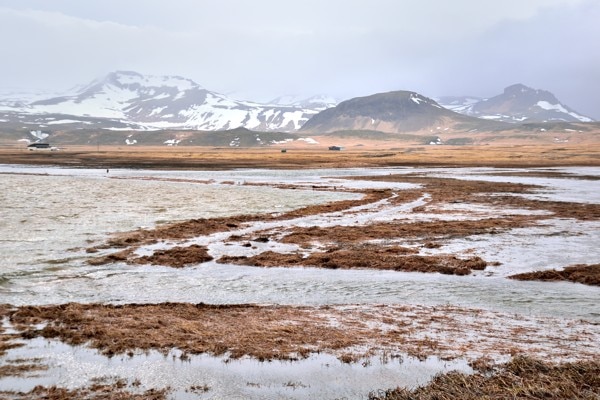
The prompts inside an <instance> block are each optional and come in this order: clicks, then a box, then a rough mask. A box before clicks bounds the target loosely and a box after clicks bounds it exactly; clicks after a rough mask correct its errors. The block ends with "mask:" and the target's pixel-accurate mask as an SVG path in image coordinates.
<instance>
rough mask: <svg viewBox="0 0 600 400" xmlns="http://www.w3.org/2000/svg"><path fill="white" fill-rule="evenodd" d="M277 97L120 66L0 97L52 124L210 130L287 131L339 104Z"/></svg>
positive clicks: (5, 106)
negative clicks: (235, 93)
mask: <svg viewBox="0 0 600 400" xmlns="http://www.w3.org/2000/svg"><path fill="white" fill-rule="evenodd" d="M278 100H279V102H278V103H273V104H261V103H256V102H251V101H240V100H233V99H231V98H229V97H227V96H225V95H223V94H220V93H216V92H213V91H209V90H207V89H204V88H203V87H201V86H200V85H199V84H197V83H196V82H194V81H192V80H190V79H186V78H182V77H178V76H145V75H141V74H138V73H136V72H129V71H117V72H112V73H110V74H108V75H106V76H105V77H103V78H101V79H98V80H95V81H93V82H92V83H90V84H89V85H86V86H83V87H80V88H76V89H75V90H74V91H73V93H68V94H65V95H62V96H58V97H50V98H47V99H36V100H35V101H32V102H26V101H24V100H22V99H19V100H12V101H11V100H10V99H9V100H4V101H0V110H2V111H5V112H13V113H16V114H18V115H19V116H20V117H21V118H20V119H23V120H25V122H28V123H31V124H35V123H37V124H40V125H50V126H51V125H64V124H77V125H83V126H82V127H90V125H93V124H100V125H101V126H100V127H102V128H109V129H110V128H112V129H138V130H156V129H194V130H208V131H217V130H228V129H234V128H239V127H244V128H247V129H252V130H258V131H284V132H288V131H295V130H297V129H299V128H300V127H301V126H302V125H303V124H304V123H305V122H306V121H308V119H310V118H311V117H312V116H313V115H315V114H317V113H318V112H319V111H321V110H323V109H325V108H327V107H330V106H332V105H335V100H332V99H330V98H326V97H322V96H317V97H313V98H308V99H295V101H294V102H293V103H292V104H283V102H282V100H283V99H278ZM0 112H1V111H0ZM8 116H9V115H8V114H6V115H5V116H4V118H7V117H8ZM61 116H62V117H61ZM31 117H35V118H31ZM90 118H94V119H102V120H100V121H90V120H89V119H90ZM42 127H43V126H42Z"/></svg>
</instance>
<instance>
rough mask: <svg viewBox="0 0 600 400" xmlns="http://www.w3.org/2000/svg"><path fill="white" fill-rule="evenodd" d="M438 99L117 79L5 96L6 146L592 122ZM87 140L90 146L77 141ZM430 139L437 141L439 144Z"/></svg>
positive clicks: (510, 94) (516, 93)
mask: <svg viewBox="0 0 600 400" xmlns="http://www.w3.org/2000/svg"><path fill="white" fill-rule="evenodd" d="M436 100H437V101H436ZM436 100H434V99H432V98H428V97H426V96H423V95H421V94H419V93H416V92H411V91H393V92H388V93H379V94H374V95H370V96H365V97H357V98H353V99H349V100H346V101H342V102H340V103H338V101H337V100H336V99H334V98H332V97H329V96H323V95H319V96H313V97H310V98H302V97H298V96H281V97H278V98H275V99H273V100H272V101H270V102H268V103H265V104H263V103H257V102H251V101H241V100H235V99H232V98H230V97H228V96H226V95H223V94H220V93H217V92H213V91H210V90H207V89H205V88H203V87H202V86H200V85H199V84H197V83H196V82H194V81H192V80H190V79H186V78H183V77H178V76H147V75H141V74H139V73H136V72H130V71H116V72H112V73H109V74H108V75H106V76H104V77H102V78H100V79H97V80H94V81H93V82H91V83H89V84H87V85H84V86H80V87H76V88H73V89H71V90H69V91H67V92H66V93H63V94H60V95H51V94H45V93H36V94H35V95H34V96H26V95H23V94H19V93H16V94H15V93H12V94H10V95H4V96H2V95H0V128H1V131H0V133H1V134H2V136H3V137H4V139H9V140H21V139H27V140H30V141H35V140H40V139H41V136H44V134H43V131H51V132H52V133H53V135H55V134H56V133H60V134H63V135H65V136H63V138H65V140H67V138H68V141H67V142H68V143H76V142H77V143H82V144H83V143H87V144H90V143H100V142H102V143H107V144H108V143H113V144H116V143H125V144H136V143H153V144H159V143H164V144H178V143H180V142H181V141H187V143H190V144H191V143H194V144H198V143H204V144H205V145H217V146H221V145H229V146H234V147H237V146H249V145H269V144H274V143H281V142H286V141H287V142H289V141H290V140H309V139H310V138H307V137H306V136H307V134H308V135H312V136H315V135H316V136H318V135H321V134H327V135H330V136H331V134H333V133H336V132H338V134H339V132H344V135H354V137H356V135H363V136H364V135H367V136H369V137H378V138H383V139H385V138H386V136H385V135H383V136H382V135H381V134H382V133H385V134H390V133H396V134H407V133H410V134H417V135H425V136H427V135H428V137H429V136H431V135H438V134H440V133H447V134H452V133H454V134H461V135H462V134H463V133H466V134H469V135H470V134H471V133H474V132H482V131H494V132H498V131H506V130H512V129H521V130H522V131H532V130H538V131H542V132H543V131H545V130H546V127H542V126H539V123H543V124H554V125H556V124H568V123H588V122H592V119H591V118H589V117H587V116H584V115H581V114H579V113H577V112H576V111H574V110H572V109H571V108H569V107H568V106H566V105H564V104H563V103H561V102H560V101H559V100H558V99H557V98H556V97H555V96H554V95H553V94H552V93H550V92H547V91H544V90H537V89H532V88H529V87H527V86H525V85H522V84H516V85H512V86H509V87H507V88H506V89H505V90H504V92H503V93H502V94H500V95H498V96H494V97H491V98H488V99H482V98H477V97H473V96H462V97H456V96H454V97H451V96H446V97H440V98H438V99H436ZM536 124H538V125H536ZM560 129H561V130H572V129H575V128H573V127H566V126H561V127H560ZM576 129H579V128H576ZM108 131H113V132H114V133H115V134H109V132H108ZM119 131H123V132H121V133H120V134H117V133H118V132H119ZM149 131H153V133H151V132H149ZM154 131H159V132H154ZM225 131H226V132H227V133H225ZM350 131H352V132H353V133H349V132H350ZM174 132H177V135H174ZM185 132H187V133H185ZM193 132H198V134H195V133H193ZM211 132H214V134H212V133H211ZM84 133H85V134H86V135H87V139H85V140H87V141H84V139H79V136H83V135H84ZM209 133H210V134H209ZM296 133H297V135H296V136H294V135H295V134H296ZM219 135H221V137H219ZM246 136H248V137H249V138H250V139H248V140H246V139H247V138H246ZM431 137H432V138H433V141H434V142H437V139H436V138H437V137H438V136H431ZM52 140H54V139H52ZM385 140H387V139H385Z"/></svg>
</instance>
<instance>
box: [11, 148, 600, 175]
mask: <svg viewBox="0 0 600 400" xmlns="http://www.w3.org/2000/svg"><path fill="white" fill-rule="evenodd" d="M338 144H339V143H338ZM363 144H365V146H364V147H361V148H360V149H358V148H355V149H352V148H350V147H347V149H346V150H344V151H341V152H332V151H327V149H326V145H325V142H323V146H322V147H321V146H319V147H317V148H315V147H312V148H295V149H291V150H290V151H288V152H287V153H281V152H280V148H279V147H271V148H261V149H230V148H207V147H151V146H148V147H137V148H135V147H124V146H123V147H119V146H113V147H111V146H103V147H102V148H101V149H100V151H97V149H96V147H95V146H87V147H86V146H70V147H69V148H67V149H64V150H61V151H58V152H28V151H27V150H25V149H10V148H4V149H0V157H1V158H2V160H3V162H5V163H15V164H44V165H48V164H55V165H66V166H82V167H98V168H107V167H109V168H116V167H135V168H181V169H196V168H202V169H229V168H320V167H331V168H340V167H383V166H402V165H457V166H459V165H460V166H504V167H509V166H510V167H531V166H565V165H594V166H597V165H600V158H599V157H598V154H600V144H598V143H587V144H580V145H577V144H566V145H565V144H546V145H501V144H499V145H486V146H414V145H406V144H402V143H395V142H393V141H391V142H377V143H374V144H373V146H377V147H371V148H369V145H368V144H367V143H366V142H365V143H363ZM382 152H383V153H385V157H379V155H381V154H382Z"/></svg>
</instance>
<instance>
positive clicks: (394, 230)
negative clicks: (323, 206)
mask: <svg viewBox="0 0 600 400" xmlns="http://www.w3.org/2000/svg"><path fill="white" fill-rule="evenodd" d="M535 220H536V218H535V217H527V216H526V217H521V216H514V217H510V218H486V219H481V220H467V221H426V222H404V221H392V222H376V223H372V224H369V225H365V226H332V227H326V228H322V227H317V226H311V227H296V228H292V229H290V233H288V234H286V235H285V236H284V237H283V238H282V239H281V241H282V242H283V243H294V244H298V245H301V246H309V245H310V244H311V243H313V242H321V243H328V244H332V245H339V246H346V245H348V244H352V243H360V242H365V241H369V240H377V239H387V240H392V239H416V238H418V239H421V240H422V241H424V242H430V241H435V240H439V239H453V238H458V237H465V236H471V235H483V234H495V233H500V232H504V231H506V230H508V229H514V228H521V227H525V226H532V225H533V224H535Z"/></svg>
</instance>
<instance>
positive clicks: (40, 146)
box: [27, 143, 50, 150]
mask: <svg viewBox="0 0 600 400" xmlns="http://www.w3.org/2000/svg"><path fill="white" fill-rule="evenodd" d="M27 148H28V149H29V150H36V149H50V143H31V144H30V145H28V146H27Z"/></svg>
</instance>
